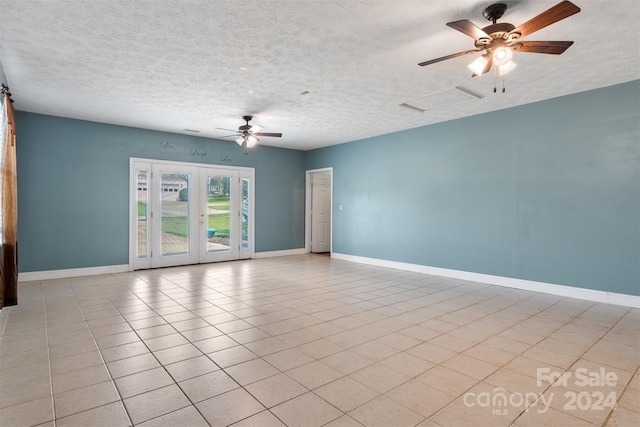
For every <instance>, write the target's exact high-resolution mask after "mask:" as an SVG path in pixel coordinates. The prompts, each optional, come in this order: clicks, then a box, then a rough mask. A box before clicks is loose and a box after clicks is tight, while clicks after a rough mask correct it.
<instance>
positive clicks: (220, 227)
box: [138, 194, 248, 239]
mask: <svg viewBox="0 0 640 427" xmlns="http://www.w3.org/2000/svg"><path fill="white" fill-rule="evenodd" d="M207 204H208V206H209V207H210V208H214V209H219V210H229V209H230V201H229V196H222V195H215V194H210V195H209V196H208V198H207ZM138 216H139V217H146V216H147V204H146V203H143V202H138ZM229 222H230V214H229V213H220V214H215V215H210V216H209V218H208V224H207V228H215V229H216V234H215V235H216V237H229ZM162 231H163V232H164V233H169V234H173V235H175V236H180V237H187V236H188V231H189V227H188V224H187V217H184V216H181V217H163V218H162ZM247 234H248V225H247V222H246V221H245V220H244V219H243V221H242V237H243V239H246V238H247Z"/></svg>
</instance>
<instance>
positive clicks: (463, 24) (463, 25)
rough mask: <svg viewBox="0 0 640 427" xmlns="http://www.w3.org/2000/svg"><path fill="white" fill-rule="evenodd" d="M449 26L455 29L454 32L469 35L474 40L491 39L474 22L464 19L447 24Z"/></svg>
mask: <svg viewBox="0 0 640 427" xmlns="http://www.w3.org/2000/svg"><path fill="white" fill-rule="evenodd" d="M447 25H448V26H449V27H451V28H453V29H454V30H458V31H460V32H461V33H464V34H466V35H468V36H469V37H471V38H473V39H474V40H478V39H481V38H487V39H491V37H490V36H489V34H487V33H485V32H484V31H482V30H481V29H480V28H479V27H477V26H476V25H475V24H474V23H473V22H471V21H469V20H467V19H463V20H461V21H453V22H447Z"/></svg>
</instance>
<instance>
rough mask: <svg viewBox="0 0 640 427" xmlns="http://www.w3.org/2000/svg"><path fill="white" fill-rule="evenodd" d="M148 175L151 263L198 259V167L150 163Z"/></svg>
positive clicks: (188, 262)
mask: <svg viewBox="0 0 640 427" xmlns="http://www.w3.org/2000/svg"><path fill="white" fill-rule="evenodd" d="M152 172H153V173H152V178H151V182H152V185H151V188H152V194H151V198H152V200H151V206H152V210H151V214H150V222H151V228H152V233H151V235H150V236H151V241H152V244H151V247H152V248H153V249H152V251H151V254H150V255H151V266H152V267H168V266H171V265H186V264H195V263H197V262H198V257H199V253H198V234H197V233H198V205H199V200H198V187H199V185H198V179H197V176H198V169H197V168H195V167H189V166H180V165H170V164H166V165H165V164H154V165H153V168H152Z"/></svg>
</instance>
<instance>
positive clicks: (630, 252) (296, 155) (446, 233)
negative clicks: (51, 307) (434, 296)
mask: <svg viewBox="0 0 640 427" xmlns="http://www.w3.org/2000/svg"><path fill="white" fill-rule="evenodd" d="M16 121H17V129H18V191H19V237H20V244H19V256H20V271H21V272H27V271H41V270H55V269H65V268H82V267H93V266H103V265H118V264H127V263H128V203H129V199H128V183H129V158H130V157H141V158H152V159H161V160H176V161H186V162H197V163H211V164H227V165H232V166H247V167H254V168H255V169H256V251H258V252H262V251H274V250H285V249H294V248H302V247H304V171H305V170H306V169H316V168H322V167H329V166H331V167H333V170H334V212H333V215H334V217H333V250H334V252H338V253H343V254H350V255H357V256H363V257H371V258H379V259H385V260H391V261H399V262H406V263H413V264H419V265H428V266H434V267H441V268H450V269H455V270H463V271H472V272H477V273H485V274H492V275H498V276H506V277H514V278H521V279H529V280H536V281H542V282H547V283H555V284H563V285H569V286H577V287H583V288H590V289H598V290H604V291H611V292H617V293H624V294H631V295H640V81H634V82H629V83H626V84H622V85H617V86H613V87H609V88H603V89H598V90H594V91H589V92H584V93H580V94H575V95H570V96H566V97H561V98H555V99H551V100H547V101H542V102H538V103H534V104H529V105H525V106H521V107H517V108H511V109H507V110H502V111H496V112H492V113H487V114H482V115H477V116H473V117H468V118H464V119H460V120H454V121H449V122H445V123H439V124H435V125H431V126H426V127H422V128H417V129H412V130H407V131H403V132H397V133H393V134H389V135H384V136H380V137H376V138H370V139H366V140H361V141H355V142H351V143H347V144H342V145H338V146H333V147H327V148H323V149H318V150H313V151H309V152H306V153H305V152H301V151H296V150H285V149H277V148H271V147H264V146H259V147H257V148H255V149H254V150H252V151H251V152H250V154H249V155H248V156H244V155H243V153H242V150H241V149H240V148H239V147H238V146H237V145H236V144H235V143H233V142H227V141H218V140H211V139H205V138H198V137H190V136H185V135H176V134H169V133H162V132H155V131H149V130H142V129H135V128H127V127H122V126H113V125H106V124H100V123H93V122H85V121H79V120H71V119H63V118H58V117H52V116H44V115H38V114H31V113H24V112H18V113H16ZM163 141H165V142H168V143H169V144H171V145H172V146H173V148H162V146H161V143H162V142H163ZM194 149H195V150H198V151H200V152H202V151H206V152H207V156H205V157H204V158H199V157H194V156H192V155H191V154H190V151H191V150H194ZM221 156H228V157H230V158H232V159H233V161H232V162H229V163H227V162H221V161H220V160H221ZM340 204H342V205H343V209H342V210H339V209H338V206H339V205H340Z"/></svg>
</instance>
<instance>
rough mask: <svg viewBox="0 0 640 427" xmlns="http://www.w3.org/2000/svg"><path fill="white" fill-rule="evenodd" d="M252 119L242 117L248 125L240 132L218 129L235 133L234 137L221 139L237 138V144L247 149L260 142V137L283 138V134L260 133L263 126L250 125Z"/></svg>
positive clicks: (241, 127)
mask: <svg viewBox="0 0 640 427" xmlns="http://www.w3.org/2000/svg"><path fill="white" fill-rule="evenodd" d="M252 118H253V116H242V120H244V121H245V122H246V123H245V124H244V125H242V126H240V127H239V128H238V130H233V129H225V128H216V129H222V130H228V131H230V132H235V133H234V134H233V135H226V136H222V137H220V138H229V137H232V136H236V137H237V138H236V142H237V143H238V145H240V146H242V145H244V146H245V147H248V148H251V147H253V146H254V145H256V144H257V143H258V142H259V141H260V139H258V137H259V136H270V137H275V138H280V137H281V136H282V134H281V133H273V132H260V131H261V130H262V126H260V125H250V124H249V122H250V121H251V119H252Z"/></svg>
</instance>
